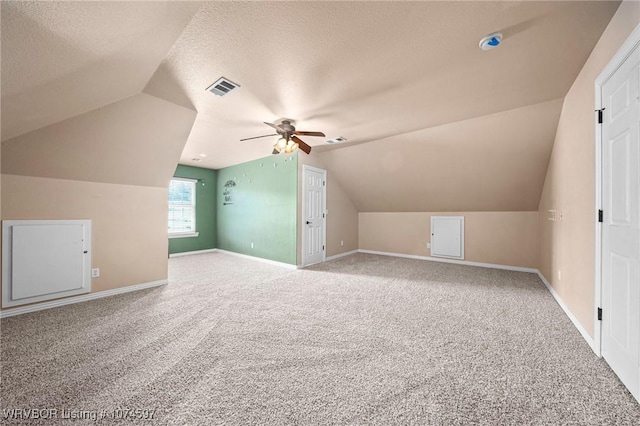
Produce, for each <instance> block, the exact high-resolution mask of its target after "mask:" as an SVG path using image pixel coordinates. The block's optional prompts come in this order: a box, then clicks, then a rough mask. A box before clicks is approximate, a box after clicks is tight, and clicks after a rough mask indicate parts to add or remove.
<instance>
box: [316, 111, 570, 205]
mask: <svg viewBox="0 0 640 426" xmlns="http://www.w3.org/2000/svg"><path fill="white" fill-rule="evenodd" d="M561 108H562V99H557V100H553V101H547V102H543V103H540V104H536V105H530V106H526V107H522V108H517V109H513V110H509V111H505V112H499V113H495V114H491V115H488V116H484V117H478V118H472V119H469V120H464V121H459V122H455V123H450V124H444V125H442V126H437V127H433V128H430V129H425V130H419V131H415V132H410V133H406V134H404V135H400V136H391V137H389V138H385V139H381V140H379V141H375V142H371V143H367V144H360V145H355V146H349V147H345V148H343V149H336V150H331V151H327V152H324V153H322V154H320V157H321V158H322V159H323V160H324V163H325V164H326V165H327V167H328V169H329V172H330V173H331V176H332V177H333V178H335V179H338V180H339V182H340V183H341V184H342V186H343V187H344V189H345V190H346V191H347V193H348V194H349V195H350V197H351V201H352V202H353V203H354V204H355V205H356V208H357V209H358V211H360V212H376V211H401V212H410V211H416V212H434V211H435V212H438V211H454V212H455V211H534V210H538V200H539V199H540V194H541V193H542V187H543V184H544V179H545V175H546V172H547V165H548V163H549V157H550V155H551V149H552V147H553V140H554V137H555V134H556V128H557V126H558V119H559V117H560V110H561Z"/></svg>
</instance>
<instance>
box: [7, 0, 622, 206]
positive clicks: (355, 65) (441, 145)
mask: <svg viewBox="0 0 640 426" xmlns="http://www.w3.org/2000/svg"><path fill="white" fill-rule="evenodd" d="M618 4H619V2H617V1H600V2H597V1H568V2H562V1H549V2H541V1H531V2H529V1H518V2H513V1H505V2H502V1H482V2H457V1H448V2H431V1H429V2H204V3H196V2H155V1H154V2H2V6H1V7H2V28H1V30H2V85H1V90H2V140H3V142H4V143H5V144H12V145H13V144H19V143H21V142H22V141H29V142H28V143H29V144H31V145H30V147H31V148H29V149H30V150H32V149H33V144H34V143H36V142H33V140H34V137H33V135H31V136H29V132H33V131H35V130H38V129H41V130H40V131H41V132H42V131H47V130H46V129H47V128H49V129H55V128H59V127H54V125H55V123H59V122H62V121H65V120H69V119H72V118H73V117H76V116H79V115H82V114H86V113H89V112H90V111H92V110H96V109H98V108H102V107H104V106H106V105H109V104H113V103H116V102H119V101H122V100H124V99H126V98H128V97H131V96H134V95H139V94H140V93H141V92H142V93H144V94H146V95H150V96H151V97H154V98H160V99H162V100H163V101H168V102H170V103H173V104H175V105H176V106H180V107H181V108H182V109H184V108H187V109H191V110H195V111H197V116H196V118H195V122H194V124H193V126H192V128H191V130H190V133H189V135H188V137H187V138H186V141H182V144H185V143H186V144H185V145H184V150H183V151H182V155H181V158H180V162H181V163H183V164H190V165H197V166H200V167H209V168H222V167H225V166H229V165H232V164H237V163H240V162H244V161H248V160H252V159H255V158H260V157H263V156H265V155H267V154H268V153H269V152H270V151H271V145H272V144H273V142H274V140H273V139H274V138H264V139H256V140H252V141H246V142H240V141H239V139H241V138H245V137H251V136H258V135H262V134H268V133H272V132H271V131H270V130H271V129H270V128H269V127H267V126H265V125H264V124H262V122H263V121H273V120H276V119H279V118H284V117H286V118H291V119H293V120H295V121H296V123H297V127H298V129H303V130H320V131H324V132H325V133H326V134H327V138H332V137H336V136H344V137H346V138H347V139H348V142H347V143H345V144H339V145H327V144H326V143H325V142H324V138H311V137H310V138H307V139H305V140H306V141H307V142H308V143H309V144H310V145H312V146H314V151H315V152H316V153H320V155H321V156H322V157H323V158H324V159H325V160H326V163H327V164H328V168H329V169H330V170H331V171H332V172H333V174H334V175H335V176H336V178H337V179H340V181H341V183H342V185H343V186H344V187H345V189H346V190H347V193H348V194H349V195H350V196H351V198H352V199H353V200H354V202H356V204H357V205H358V208H359V209H361V210H362V211H371V210H406V211H410V210H415V209H418V210H420V209H423V210H424V209H430V210H447V209H449V210H452V209H454V208H455V209H460V210H503V209H513V210H526V209H535V208H536V206H537V201H538V198H539V194H540V190H541V188H542V180H543V178H544V173H545V171H546V167H547V163H548V158H549V155H550V152H551V148H552V144H553V137H554V133H555V126H556V125H557V121H558V117H559V114H560V109H561V108H560V106H561V99H562V98H563V97H564V95H565V94H566V93H567V91H568V89H569V88H570V86H571V84H572V82H573V81H574V80H575V77H576V76H577V74H578V72H579V71H580V69H581V67H582V65H583V64H584V62H585V60H586V58H587V57H588V55H589V53H590V52H591V50H592V48H593V46H594V45H595V43H596V41H597V40H598V38H599V37H600V34H601V33H602V31H603V30H604V28H605V26H606V25H607V23H608V22H609V20H610V19H611V17H612V16H613V14H614V13H615V10H616V9H617V7H618ZM494 31H501V32H502V33H503V34H504V41H503V43H502V45H501V46H500V47H499V48H498V49H495V50H493V51H489V52H483V51H481V50H480V49H478V40H479V39H480V38H481V37H482V36H484V35H486V34H488V33H490V32H494ZM221 76H224V77H226V78H228V79H230V80H232V81H234V82H236V83H238V84H240V86H241V87H240V88H239V89H237V90H236V91H234V92H232V93H230V94H229V95H227V96H225V97H217V96H215V95H213V94H211V93H209V92H207V91H206V90H205V89H206V88H207V87H208V86H209V85H210V84H211V83H213V82H214V81H215V80H216V79H217V78H218V77H221ZM140 104H143V102H140ZM127 105H129V104H127ZM177 115H178V116H181V114H177ZM162 117H163V118H162V119H163V120H167V115H166V114H164V115H163V116H162ZM480 117H487V118H486V119H481V118H480ZM177 120H182V121H180V125H181V126H184V117H182V116H181V117H180V118H177ZM81 121H82V120H81ZM81 121H79V122H81ZM164 124H166V123H164ZM42 129H45V130H42ZM51 131H53V130H51ZM136 132H137V130H136ZM151 134H153V133H151ZM92 143H108V142H106V140H105V138H97V140H96V141H95V142H92ZM116 146H117V145H116ZM145 146H146V147H148V145H145ZM12 149H13V150H14V151H15V150H19V149H18V148H15V147H14V148H12ZM114 149H117V148H116V147H114ZM7 152H10V150H7ZM130 154H131V152H129V153H128V154H126V153H123V155H130ZM200 154H204V155H206V157H203V156H200ZM16 155H17V154H16ZM529 156H532V157H531V158H533V160H532V161H530V162H529V158H530V157H529ZM193 158H198V159H201V161H199V162H194V161H193V160H192V159H193ZM456 159H457V160H456ZM127 161H129V160H127ZM140 161H141V162H144V160H143V159H141V160H140ZM447 161H450V162H451V163H450V164H452V166H450V167H449V169H451V167H454V166H455V165H456V164H457V166H458V169H457V174H456V175H452V176H449V175H448V174H447V173H448V172H450V171H451V170H444V172H447V173H444V175H443V170H442V169H441V167H439V166H438V165H440V166H443V165H444V164H449V163H447ZM427 165H429V167H427ZM385 167H386V169H385ZM387 169H388V170H387ZM391 169H393V170H391ZM491 170H495V171H496V173H500V176H502V178H503V180H500V179H495V178H490V177H487V176H485V174H486V173H489V172H490V171H491ZM3 172H4V170H3ZM382 172H386V173H392V175H393V178H391V177H390V175H388V176H386V179H387V180H388V181H389V183H388V184H386V186H387V187H388V189H387V191H388V192H387V193H386V194H387V195H385V196H384V197H382V199H384V200H386V201H385V202H383V201H381V197H380V193H379V192H377V189H379V188H381V187H383V186H385V181H384V180H381V179H384V178H383V177H381V176H384V173H382ZM445 175H446V176H448V177H449V179H448V180H447V179H445V180H442V182H440V184H442V185H445V186H444V189H443V188H440V189H438V188H436V187H435V186H433V187H432V186H430V185H431V183H430V182H436V181H438V180H440V179H442V178H443V176H445ZM393 182H395V183H393ZM410 182H414V184H415V183H416V182H419V184H420V188H422V190H421V192H416V191H412V190H410V189H408V188H409V187H410V185H409V183H410ZM504 182H512V184H511V185H508V184H505V183H504ZM456 185H457V186H456ZM478 185H480V186H478ZM414 186H415V185H414ZM506 187H508V188H506ZM376 188H377V189H376ZM447 188H451V190H450V191H448V193H449V194H456V196H458V197H462V198H464V197H465V194H472V193H473V191H477V190H478V189H479V188H480V189H482V188H484V190H487V191H488V192H486V195H485V198H486V199H485V200H484V201H482V200H479V199H477V200H476V199H475V198H474V197H468V198H467V199H468V200H469V201H468V202H467V203H459V202H458V203H456V202H453V201H452V199H450V197H449V196H446V194H444V195H443V194H440V192H439V191H444V192H447V190H446V189H447ZM453 188H458V189H460V188H467V189H465V190H462V189H460V191H458V189H456V190H455V191H453ZM418 197H423V198H425V197H426V198H429V199H430V200H431V202H430V203H428V204H425V202H422V201H416V200H418ZM426 198H425V199H426ZM471 200H475V201H471ZM487 200H488V201H487Z"/></svg>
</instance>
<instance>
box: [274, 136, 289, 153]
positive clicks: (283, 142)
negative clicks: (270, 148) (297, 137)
mask: <svg viewBox="0 0 640 426" xmlns="http://www.w3.org/2000/svg"><path fill="white" fill-rule="evenodd" d="M276 145H277V146H278V151H282V150H283V149H284V148H285V147H286V146H287V140H286V139H285V138H280V139H278V141H277V142H276Z"/></svg>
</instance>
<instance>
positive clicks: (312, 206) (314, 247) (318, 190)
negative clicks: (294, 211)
mask: <svg viewBox="0 0 640 426" xmlns="http://www.w3.org/2000/svg"><path fill="white" fill-rule="evenodd" d="M326 185H327V171H326V170H322V169H318V168H316V167H311V166H308V165H306V164H303V165H302V203H303V206H302V266H308V265H313V264H314V263H320V262H324V260H325V246H326V243H325V240H326V213H327V212H326V203H327V186H326Z"/></svg>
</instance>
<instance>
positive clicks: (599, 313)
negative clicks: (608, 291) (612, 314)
mask: <svg viewBox="0 0 640 426" xmlns="http://www.w3.org/2000/svg"><path fill="white" fill-rule="evenodd" d="M598 321H602V308H598Z"/></svg>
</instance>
